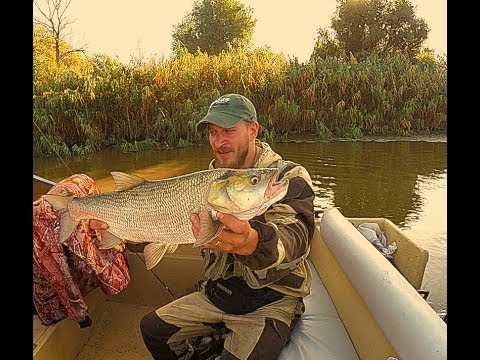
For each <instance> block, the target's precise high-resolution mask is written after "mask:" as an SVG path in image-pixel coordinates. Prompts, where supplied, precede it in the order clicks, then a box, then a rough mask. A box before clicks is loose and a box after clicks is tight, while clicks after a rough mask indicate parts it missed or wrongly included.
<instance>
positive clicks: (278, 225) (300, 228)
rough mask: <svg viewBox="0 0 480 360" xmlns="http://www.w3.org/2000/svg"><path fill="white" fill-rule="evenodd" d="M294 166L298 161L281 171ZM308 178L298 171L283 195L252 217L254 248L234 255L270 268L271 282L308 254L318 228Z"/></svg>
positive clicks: (252, 264)
mask: <svg viewBox="0 0 480 360" xmlns="http://www.w3.org/2000/svg"><path fill="white" fill-rule="evenodd" d="M296 166H297V167H298V165H296ZM294 167H295V164H290V165H288V166H287V167H286V168H285V169H284V171H283V172H282V173H289V172H290V170H292V169H293V168H294ZM307 175H308V173H307ZM308 180H309V181H307V179H305V177H304V176H298V175H297V176H294V177H292V178H290V179H289V185H288V191H287V194H286V195H285V196H284V198H283V199H282V200H281V201H280V202H277V203H275V204H273V205H272V207H271V208H270V209H268V210H267V211H266V212H265V213H264V214H262V215H260V216H257V217H255V218H253V219H251V220H250V226H251V227H252V228H253V229H255V230H256V231H257V232H258V237H259V243H258V246H257V249H256V250H255V252H254V253H253V254H251V255H247V256H243V255H234V256H235V259H236V260H238V261H239V262H240V263H242V264H243V265H245V266H247V267H249V268H250V269H252V270H255V271H256V270H267V269H268V279H269V280H268V282H271V281H272V280H273V281H275V280H276V279H280V278H282V277H283V276H285V274H287V273H288V272H290V271H291V269H293V268H294V267H295V266H287V265H288V264H292V263H295V260H297V259H300V258H301V257H303V256H306V255H307V254H308V251H309V248H310V243H311V240H312V238H313V232H314V228H315V216H314V206H313V200H314V198H315V194H314V192H313V189H312V187H311V185H310V184H311V181H310V178H309V177H308Z"/></svg>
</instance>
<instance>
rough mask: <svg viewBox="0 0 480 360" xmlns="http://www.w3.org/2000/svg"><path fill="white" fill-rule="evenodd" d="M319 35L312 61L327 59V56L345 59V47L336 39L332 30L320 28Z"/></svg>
mask: <svg viewBox="0 0 480 360" xmlns="http://www.w3.org/2000/svg"><path fill="white" fill-rule="evenodd" d="M317 35H318V36H317V39H316V40H315V45H314V47H313V52H312V55H311V57H310V60H314V59H316V58H319V59H325V58H326V57H327V56H330V57H345V50H344V47H345V46H344V44H341V43H340V41H339V40H338V39H337V38H336V37H335V35H334V34H333V33H332V30H331V29H323V28H319V29H318V30H317Z"/></svg>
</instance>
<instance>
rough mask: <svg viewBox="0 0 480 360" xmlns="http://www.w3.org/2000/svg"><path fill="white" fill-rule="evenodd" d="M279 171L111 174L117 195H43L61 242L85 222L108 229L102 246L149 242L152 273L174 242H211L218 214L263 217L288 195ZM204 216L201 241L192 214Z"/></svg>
mask: <svg viewBox="0 0 480 360" xmlns="http://www.w3.org/2000/svg"><path fill="white" fill-rule="evenodd" d="M278 172H279V170H278V169H276V168H249V169H229V168H218V169H209V170H203V171H198V172H194V173H190V174H186V175H182V176H177V177H172V178H167V179H162V180H146V179H144V178H142V177H139V176H136V175H131V174H126V173H122V172H111V174H112V176H113V179H114V181H115V185H116V187H115V191H112V192H108V193H102V194H95V195H89V196H83V197H65V196H61V195H51V194H47V195H43V197H44V198H45V199H46V200H47V201H48V202H49V203H50V204H51V205H52V206H53V207H54V208H55V210H58V211H59V212H60V230H59V240H60V242H61V243H62V242H64V241H65V240H66V239H67V238H68V237H69V236H70V234H71V233H72V232H73V230H75V228H76V227H77V225H78V222H79V221H80V220H82V219H97V220H101V221H104V222H106V223H107V224H108V225H109V228H108V229H107V230H101V231H100V235H101V240H100V248H103V249H108V248H111V247H113V246H115V245H118V244H120V243H122V242H125V241H128V242H132V243H148V244H147V245H146V246H145V249H144V254H145V263H146V266H147V269H151V268H152V267H154V266H155V265H156V264H157V263H158V262H159V261H160V260H161V258H162V257H163V255H164V254H165V252H166V251H167V249H168V247H169V246H170V245H172V244H187V243H192V244H193V246H194V247H197V246H201V245H203V244H205V243H207V242H209V241H212V240H213V239H214V238H215V237H216V236H217V235H218V234H219V233H220V232H221V230H222V228H223V224H222V223H221V222H220V221H218V220H217V218H216V216H215V214H216V212H217V211H220V212H223V213H228V214H233V215H235V216H236V217H238V218H239V219H241V220H248V219H251V218H253V217H254V216H256V215H259V214H262V213H263V212H265V210H267V209H268V207H270V205H272V204H273V203H275V202H277V201H279V200H280V199H282V198H283V197H284V196H285V194H286V192H287V187H288V186H287V185H288V180H283V181H281V182H277V181H276V178H277V176H278ZM193 212H196V213H199V215H200V224H201V230H200V235H199V239H198V240H196V239H195V237H194V236H193V234H192V228H191V222H190V220H189V216H190V214H191V213H193Z"/></svg>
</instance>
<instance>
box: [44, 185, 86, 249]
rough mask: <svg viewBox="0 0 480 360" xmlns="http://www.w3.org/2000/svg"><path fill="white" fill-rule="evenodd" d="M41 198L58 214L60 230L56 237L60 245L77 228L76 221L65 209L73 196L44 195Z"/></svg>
mask: <svg viewBox="0 0 480 360" xmlns="http://www.w3.org/2000/svg"><path fill="white" fill-rule="evenodd" d="M42 197H43V198H44V199H45V200H46V201H48V202H49V203H50V205H52V206H53V208H54V209H55V210H57V211H58V212H59V215H60V230H59V235H58V241H59V243H60V244H62V243H64V242H65V240H67V239H68V238H69V237H70V235H71V234H72V232H73V231H74V230H75V229H76V227H77V226H78V221H76V220H75V219H73V218H72V217H71V216H70V212H69V211H68V208H67V206H68V203H69V202H70V201H71V200H72V199H73V196H62V195H53V194H46V195H43V196H42Z"/></svg>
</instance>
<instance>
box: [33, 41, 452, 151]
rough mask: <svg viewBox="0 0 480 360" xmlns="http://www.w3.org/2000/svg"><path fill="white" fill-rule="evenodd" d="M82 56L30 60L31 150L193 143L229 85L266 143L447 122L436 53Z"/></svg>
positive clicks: (413, 130)
mask: <svg viewBox="0 0 480 360" xmlns="http://www.w3.org/2000/svg"><path fill="white" fill-rule="evenodd" d="M88 60H89V62H88V63H89V64H90V66H91V70H90V71H89V72H83V73H82V72H76V71H73V70H70V68H65V69H64V70H62V71H57V70H55V71H54V70H52V71H51V72H49V71H47V70H46V69H48V68H49V66H50V65H51V62H48V61H45V62H38V63H36V64H37V65H36V66H38V67H39V68H38V69H36V71H38V73H39V74H40V73H41V74H44V78H43V79H42V81H40V80H39V79H37V81H35V82H34V89H33V90H34V94H33V121H34V128H33V130H34V131H33V152H34V156H39V155H55V153H58V154H60V155H61V156H77V155H78V156H87V155H90V154H92V153H94V152H95V151H97V150H99V149H101V148H105V147H109V146H117V147H119V148H121V149H123V150H124V151H142V150H145V149H149V148H155V147H158V146H159V144H161V145H162V146H165V145H166V146H167V147H171V146H189V145H190V144H194V143H199V142H203V141H206V137H207V134H206V133H205V132H203V133H198V132H196V130H195V124H196V123H197V122H198V121H199V120H200V119H201V118H202V117H203V116H205V114H206V113H207V110H208V107H209V105H210V103H211V102H212V101H213V100H215V99H216V98H218V97H219V96H220V95H221V94H226V93H231V92H234V93H241V94H244V95H245V96H247V97H248V98H250V99H251V100H252V102H253V103H254V104H255V106H256V108H257V112H258V115H259V123H260V125H261V127H260V138H262V139H265V140H268V141H274V140H288V139H289V138H290V137H295V139H298V138H299V137H300V138H301V137H307V136H309V138H312V137H314V138H316V139H318V140H326V139H331V138H336V137H347V138H359V137H362V136H365V135H389V134H396V135H412V134H422V133H434V132H444V131H446V126H447V105H446V102H447V101H446V99H447V93H446V92H447V86H446V85H447V84H446V78H447V76H446V75H447V66H446V59H434V58H433V57H431V56H430V55H428V53H425V54H423V55H419V56H417V58H415V59H411V58H410V57H409V56H408V55H407V54H402V53H400V54H398V53H392V54H388V55H386V56H381V55H379V54H371V55H369V56H367V57H366V58H364V59H363V61H357V60H356V58H355V57H354V56H353V55H351V56H349V57H348V58H347V57H332V56H326V57H324V58H321V57H316V58H312V59H311V61H308V62H306V63H299V62H298V60H297V59H293V60H288V61H287V60H286V59H285V56H284V55H282V54H276V53H274V52H273V51H272V50H271V49H269V48H259V49H255V50H248V51H247V50H243V49H235V50H231V51H228V52H222V53H220V54H218V55H208V54H206V53H202V52H199V53H197V54H196V55H193V54H190V53H188V52H185V51H180V52H179V53H178V54H177V56H175V57H172V58H170V59H168V60H163V61H161V62H159V63H154V62H149V63H141V62H139V63H132V64H130V65H128V66H127V65H123V64H121V63H119V62H118V61H116V60H115V59H112V58H110V57H108V56H103V55H99V56H95V57H93V58H91V59H88ZM52 68H53V67H52ZM47 75H48V76H47Z"/></svg>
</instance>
